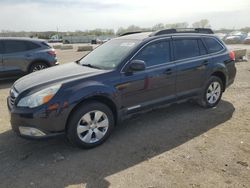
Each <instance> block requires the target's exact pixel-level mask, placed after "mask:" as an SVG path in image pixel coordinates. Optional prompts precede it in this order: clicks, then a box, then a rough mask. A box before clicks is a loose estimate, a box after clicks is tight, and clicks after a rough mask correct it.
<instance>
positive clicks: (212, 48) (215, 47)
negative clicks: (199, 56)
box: [204, 38, 223, 53]
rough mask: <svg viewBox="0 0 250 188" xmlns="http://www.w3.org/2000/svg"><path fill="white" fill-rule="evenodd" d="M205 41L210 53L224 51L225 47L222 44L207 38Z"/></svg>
mask: <svg viewBox="0 0 250 188" xmlns="http://www.w3.org/2000/svg"><path fill="white" fill-rule="evenodd" d="M204 41H205V43H206V46H207V49H208V53H214V52H218V51H221V50H222V49H223V47H222V46H221V45H220V43H219V42H218V41H217V40H215V39H213V38H205V39H204Z"/></svg>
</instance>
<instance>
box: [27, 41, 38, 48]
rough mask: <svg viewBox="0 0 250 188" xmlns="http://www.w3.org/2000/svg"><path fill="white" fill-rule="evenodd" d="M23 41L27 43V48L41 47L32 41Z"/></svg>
mask: <svg viewBox="0 0 250 188" xmlns="http://www.w3.org/2000/svg"><path fill="white" fill-rule="evenodd" d="M25 43H26V45H27V50H34V49H37V48H40V47H41V46H39V45H38V44H35V43H33V42H29V41H26V42H25Z"/></svg>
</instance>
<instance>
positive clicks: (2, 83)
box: [0, 78, 17, 89]
mask: <svg viewBox="0 0 250 188" xmlns="http://www.w3.org/2000/svg"><path fill="white" fill-rule="evenodd" d="M16 80H17V78H16V79H14V78H12V79H8V80H0V89H7V88H10V87H11V86H12V85H13V83H14V82H15V81H16Z"/></svg>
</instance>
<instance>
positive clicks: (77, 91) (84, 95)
mask: <svg viewBox="0 0 250 188" xmlns="http://www.w3.org/2000/svg"><path fill="white" fill-rule="evenodd" d="M67 90H69V91H68V92H67V91H66V93H68V94H67V96H68V97H67V98H68V99H67V101H68V103H69V105H72V104H73V106H75V105H77V104H79V103H80V102H82V101H83V100H86V99H88V98H91V97H96V96H99V97H100V96H101V97H105V98H108V99H109V100H111V101H112V102H113V103H114V104H115V105H116V107H117V108H118V107H119V105H120V101H121V100H120V96H119V95H118V91H117V90H116V89H115V88H114V87H112V86H109V85H105V84H103V83H101V82H97V81H88V82H85V83H83V84H77V85H75V86H73V87H70V88H69V89H67Z"/></svg>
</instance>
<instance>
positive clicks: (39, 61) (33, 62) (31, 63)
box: [27, 59, 50, 72]
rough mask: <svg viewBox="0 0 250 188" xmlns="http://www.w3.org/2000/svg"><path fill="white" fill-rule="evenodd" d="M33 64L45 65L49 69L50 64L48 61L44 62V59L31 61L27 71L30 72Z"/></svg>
mask: <svg viewBox="0 0 250 188" xmlns="http://www.w3.org/2000/svg"><path fill="white" fill-rule="evenodd" d="M35 63H45V64H46V65H47V66H48V67H50V64H49V62H48V61H46V60H44V59H35V60H33V61H31V62H30V64H29V66H28V69H27V71H28V72H29V71H30V68H31V66H32V65H34V64H35Z"/></svg>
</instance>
